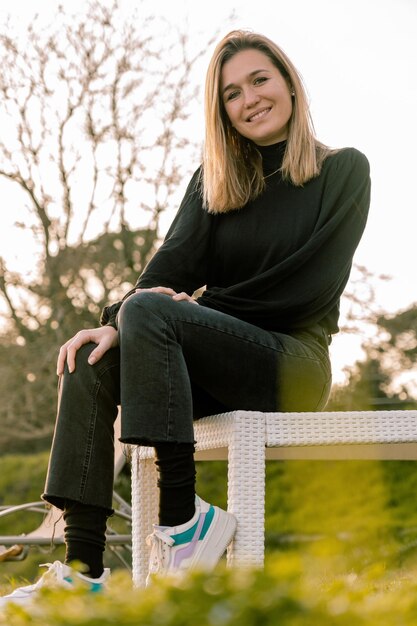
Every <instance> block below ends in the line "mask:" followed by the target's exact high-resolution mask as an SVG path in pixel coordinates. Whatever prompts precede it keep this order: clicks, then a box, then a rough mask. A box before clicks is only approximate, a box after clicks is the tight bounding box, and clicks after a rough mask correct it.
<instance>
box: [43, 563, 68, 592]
mask: <svg viewBox="0 0 417 626" xmlns="http://www.w3.org/2000/svg"><path fill="white" fill-rule="evenodd" d="M39 567H47V568H48V570H47V571H46V572H45V573H44V574H43V576H42V577H41V578H40V579H39V580H38V582H37V583H35V587H36V588H38V587H43V586H44V584H45V583H49V582H52V581H53V580H56V581H59V582H62V581H65V582H70V581H69V580H68V579H67V578H66V576H67V575H68V570H69V567H68V565H65V564H64V563H61V561H54V563H41V564H40V565H39Z"/></svg>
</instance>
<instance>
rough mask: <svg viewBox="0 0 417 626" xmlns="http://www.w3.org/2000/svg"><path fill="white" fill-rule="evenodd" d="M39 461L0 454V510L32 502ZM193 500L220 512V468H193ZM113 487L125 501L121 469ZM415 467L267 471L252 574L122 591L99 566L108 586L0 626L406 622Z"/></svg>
mask: <svg viewBox="0 0 417 626" xmlns="http://www.w3.org/2000/svg"><path fill="white" fill-rule="evenodd" d="M46 464H47V455H46V454H45V453H42V454H37V455H8V456H5V457H3V458H2V459H0V494H1V502H0V504H1V505H4V504H13V503H21V502H29V501H33V500H37V499H38V498H39V493H40V492H41V491H42V485H43V480H44V476H45V472H46ZM197 476H198V485H197V490H198V493H199V494H200V495H201V496H202V497H203V498H205V499H207V500H209V501H211V502H214V503H215V504H218V505H220V506H225V505H226V493H227V484H226V483H227V479H226V466H225V464H224V463H223V462H213V463H201V464H199V465H198V474H197ZM116 487H117V489H118V490H119V492H120V493H121V494H122V495H123V497H124V498H125V499H128V497H129V487H130V483H129V468H128V466H126V471H125V472H124V473H122V475H121V476H120V479H119V482H118V484H117V486H116ZM416 489H417V472H416V471H415V464H414V462H410V461H385V462H378V461H325V462H324V461H323V462H322V461H289V462H288V461H286V462H270V463H268V464H267V481H266V490H267V497H266V507H267V509H266V563H265V569H264V570H245V569H239V568H235V569H229V568H226V567H225V563H224V561H222V563H221V564H220V565H219V567H218V568H217V570H216V571H215V572H214V573H212V574H208V575H204V574H195V575H193V576H188V577H187V578H186V579H185V580H184V581H182V582H179V581H177V582H172V581H162V582H160V581H158V583H155V584H153V585H152V586H151V587H150V588H148V589H134V588H133V587H132V582H131V575H130V573H129V572H128V571H127V570H126V569H123V568H122V567H120V566H119V567H118V566H117V565H116V564H115V563H113V562H112V561H111V559H112V556H111V554H110V553H109V554H107V551H106V566H110V567H112V572H113V573H112V578H111V581H110V585H109V589H108V591H106V592H105V593H102V594H91V595H88V594H86V593H85V591H84V590H82V589H76V590H75V591H73V592H71V591H64V590H45V591H44V593H42V595H41V597H40V598H39V601H37V602H36V605H35V606H34V607H33V608H32V609H30V610H26V609H25V610H24V609H22V608H14V607H11V606H10V607H8V609H7V612H6V613H3V614H2V613H1V612H0V625H6V624H7V626H22V625H24V624H34V625H41V624H42V626H44V625H46V626H60V625H64V624H65V625H70V624H74V625H80V626H87V625H88V626H93V625H94V626H99V625H100V626H104V625H106V624H115V625H120V626H125V625H126V626H127V625H133V624H135V625H138V626H142V625H143V626H145V625H146V626H154V625H155V626H156V625H158V626H162V625H163V626H165V625H166V626H191V625H192V626H194V625H197V624H199V625H202V626H211V625H213V626H232V625H233V626H235V625H236V626H238V625H239V626H251V625H254V626H255V625H257V626H258V625H259V626H264V625H265V626H267V625H274V626H275V625H276V626H304V625H311V626H313V625H314V626H326V625H332V626H333V625H334V626H338V625H339V624H340V625H348V626H356V625H364V626H370V625H378V626H397V625H398V626H400V625H401V626H416V624H417V499H416V498H415V493H416ZM39 522H40V520H39V519H38V517H35V518H34V519H31V520H29V519H28V515H27V514H26V515H25V516H24V519H21V520H19V521H18V522H17V520H16V519H14V520H8V521H7V518H3V519H1V520H0V535H2V534H7V533H10V534H18V533H19V532H28V531H29V530H33V529H34V528H35V527H36V524H37V523H39ZM57 558H59V559H62V547H59V548H57V549H55V550H54V551H53V552H51V550H48V553H47V554H43V553H40V552H39V550H36V549H34V550H33V551H31V552H30V554H29V556H28V557H27V558H26V559H25V560H24V561H21V562H14V563H12V562H5V563H0V593H2V594H3V593H7V592H8V591H9V590H10V589H11V588H12V587H15V586H16V585H18V584H22V581H23V583H25V582H26V581H27V580H28V581H30V582H32V581H33V580H34V579H35V578H36V577H38V576H39V574H40V573H42V572H40V571H39V568H38V565H39V564H40V563H45V562H47V561H49V562H52V561H54V560H55V559H57Z"/></svg>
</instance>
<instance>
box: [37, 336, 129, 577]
mask: <svg viewBox="0 0 417 626" xmlns="http://www.w3.org/2000/svg"><path fill="white" fill-rule="evenodd" d="M94 347H95V344H87V345H85V346H83V347H82V348H81V349H80V350H79V351H78V353H77V359H76V369H75V371H74V372H73V373H72V374H69V373H68V370H66V371H65V373H64V375H63V379H62V381H61V386H60V393H59V402H58V415H57V421H56V426H55V433H54V438H53V443H52V449H51V455H50V460H49V467H48V474H47V479H46V485H45V492H44V494H43V496H42V497H43V499H44V500H46V501H47V502H50V503H51V504H54V505H55V506H57V507H58V508H61V509H63V511H64V519H65V522H66V526H65V543H66V548H67V552H66V558H65V561H66V562H67V563H69V562H71V561H73V560H80V561H82V562H83V563H85V564H86V565H87V567H88V573H89V575H90V576H92V577H93V578H98V577H100V575H101V574H102V572H103V552H104V549H105V532H106V520H107V517H108V516H109V515H110V514H111V513H112V494H113V479H114V421H115V419H116V416H117V411H118V404H119V403H120V378H119V376H120V355H119V350H118V349H113V350H110V351H109V352H107V353H106V354H105V355H104V356H103V358H102V359H101V360H100V361H99V362H98V363H97V364H96V365H93V366H92V365H89V364H88V362H87V359H88V356H89V354H90V352H91V351H92V350H93V349H94Z"/></svg>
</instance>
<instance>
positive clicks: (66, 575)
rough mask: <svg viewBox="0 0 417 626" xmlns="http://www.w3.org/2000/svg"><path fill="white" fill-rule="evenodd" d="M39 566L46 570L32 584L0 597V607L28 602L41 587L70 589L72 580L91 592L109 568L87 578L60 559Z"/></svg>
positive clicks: (107, 573) (107, 575)
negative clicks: (94, 576) (83, 585)
mask: <svg viewBox="0 0 417 626" xmlns="http://www.w3.org/2000/svg"><path fill="white" fill-rule="evenodd" d="M39 567H47V568H48V571H46V572H45V573H44V574H43V576H41V578H40V579H39V580H38V581H37V582H36V583H34V584H33V585H27V586H26V587H19V588H18V589H15V590H14V591H12V593H10V594H9V595H7V596H3V597H1V598H0V608H3V607H5V606H6V604H8V603H14V604H20V605H25V604H29V603H30V602H32V601H33V600H34V599H35V598H36V596H37V593H38V591H39V589H41V588H42V587H67V588H68V589H72V588H74V586H75V585H74V580H76V581H77V582H78V581H80V582H82V583H84V584H85V585H86V586H87V587H88V588H89V590H90V591H91V592H97V591H101V589H102V588H103V586H104V584H105V582H106V581H107V579H108V578H109V576H110V570H109V569H105V570H104V572H103V574H102V575H101V576H100V578H89V577H88V576H85V575H84V574H81V573H80V572H76V571H75V570H73V569H72V568H71V567H68V565H65V564H64V563H61V562H60V561H55V562H54V563H43V564H42V565H40V566H39Z"/></svg>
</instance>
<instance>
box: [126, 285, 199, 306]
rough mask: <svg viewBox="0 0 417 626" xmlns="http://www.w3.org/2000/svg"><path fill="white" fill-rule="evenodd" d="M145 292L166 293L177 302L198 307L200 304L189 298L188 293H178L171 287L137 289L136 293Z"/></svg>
mask: <svg viewBox="0 0 417 626" xmlns="http://www.w3.org/2000/svg"><path fill="white" fill-rule="evenodd" d="M144 291H155V292H156V293H164V294H165V295H167V296H171V297H172V299H173V300H175V301H176V302H180V300H186V301H187V302H192V303H193V304H197V305H198V302H197V301H196V300H194V298H192V297H191V296H189V295H188V293H185V291H181V292H180V293H177V292H176V291H174V290H173V289H171V288H170V287H150V288H149V289H136V293H141V292H144Z"/></svg>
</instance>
